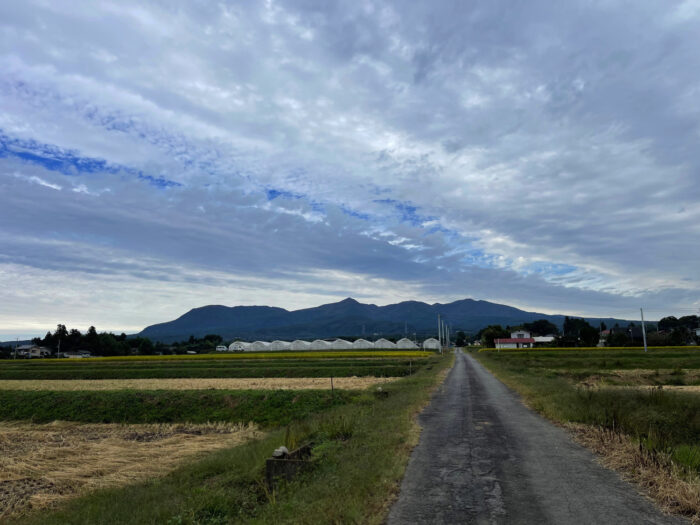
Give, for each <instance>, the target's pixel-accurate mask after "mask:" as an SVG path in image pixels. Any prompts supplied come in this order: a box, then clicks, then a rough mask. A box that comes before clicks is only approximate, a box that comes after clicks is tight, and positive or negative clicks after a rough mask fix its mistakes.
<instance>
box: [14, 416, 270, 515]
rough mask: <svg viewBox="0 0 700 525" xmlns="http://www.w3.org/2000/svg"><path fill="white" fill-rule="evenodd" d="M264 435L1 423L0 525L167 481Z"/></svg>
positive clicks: (211, 428)
mask: <svg viewBox="0 0 700 525" xmlns="http://www.w3.org/2000/svg"><path fill="white" fill-rule="evenodd" d="M262 435H263V433H262V432H261V431H260V430H258V428H257V427H256V426H255V425H245V426H243V425H231V424H206V425H191V424H171V425H115V424H79V423H67V422H56V423H51V424H46V425H36V424H30V423H4V422H3V423H0V521H4V519H6V518H8V517H9V516H11V515H18V514H21V513H23V512H26V511H28V510H30V509H36V508H42V507H47V506H50V505H52V504H54V503H57V502H58V501H60V500H63V499H66V498H70V497H75V496H77V495H80V494H83V493H86V492H89V491H91V490H94V489H98V488H103V487H114V486H121V485H126V484H129V483H134V482H137V481H140V480H144V479H147V478H153V477H155V476H161V475H164V474H166V473H167V472H169V471H171V470H172V469H173V468H175V467H176V466H177V465H178V464H180V463H181V462H182V461H183V460H185V459H188V458H192V457H194V456H197V455H199V454H202V453H204V452H209V451H212V450H216V449H220V448H224V447H231V446H235V445H238V444H241V443H243V442H246V441H249V440H251V439H257V438H259V437H261V436H262Z"/></svg>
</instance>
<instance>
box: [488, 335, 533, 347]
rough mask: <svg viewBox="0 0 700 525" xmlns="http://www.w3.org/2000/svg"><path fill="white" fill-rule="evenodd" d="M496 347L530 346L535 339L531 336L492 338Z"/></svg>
mask: <svg viewBox="0 0 700 525" xmlns="http://www.w3.org/2000/svg"><path fill="white" fill-rule="evenodd" d="M493 342H494V343H495V344H496V348H532V347H533V345H534V344H535V340H534V339H533V338H532V337H506V338H503V339H494V340H493Z"/></svg>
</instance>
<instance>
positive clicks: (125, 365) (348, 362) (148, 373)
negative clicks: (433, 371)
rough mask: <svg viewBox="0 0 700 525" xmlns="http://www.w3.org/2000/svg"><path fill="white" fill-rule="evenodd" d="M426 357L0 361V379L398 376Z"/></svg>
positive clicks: (383, 354) (342, 355) (248, 356)
mask: <svg viewBox="0 0 700 525" xmlns="http://www.w3.org/2000/svg"><path fill="white" fill-rule="evenodd" d="M429 355H430V354H429V353H426V352H401V351H392V352H374V353H372V352H361V351H358V352H274V353H273V352H264V353H263V352H261V353H259V354H252V355H251V354H229V355H225V356H222V355H217V354H203V355H201V356H199V355H198V356H139V357H121V358H90V359H75V360H72V359H71V360H68V359H66V360H63V359H62V360H57V359H42V360H32V361H24V360H21V361H3V362H0V380H3V379H19V380H24V379H139V378H197V377H198V378H226V377H227V378H247V377H331V376H333V377H352V376H359V377H363V376H373V377H401V376H405V375H410V374H411V373H413V372H415V371H416V370H417V368H419V367H420V366H422V364H423V363H425V362H427V360H426V357H428V356H429Z"/></svg>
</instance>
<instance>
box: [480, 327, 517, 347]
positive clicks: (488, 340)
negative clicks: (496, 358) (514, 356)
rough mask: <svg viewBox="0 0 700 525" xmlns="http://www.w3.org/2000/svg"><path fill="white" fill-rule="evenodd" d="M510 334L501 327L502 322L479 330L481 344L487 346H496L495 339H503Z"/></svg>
mask: <svg viewBox="0 0 700 525" xmlns="http://www.w3.org/2000/svg"><path fill="white" fill-rule="evenodd" d="M509 336H510V334H509V333H508V332H507V331H506V330H505V329H504V328H503V327H501V325H500V324H496V325H489V326H487V327H486V328H483V329H481V330H480V331H479V338H480V339H481V344H482V345H483V346H486V347H487V348H495V347H496V343H495V342H494V339H502V338H505V337H509Z"/></svg>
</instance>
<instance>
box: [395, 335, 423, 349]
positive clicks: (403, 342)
mask: <svg viewBox="0 0 700 525" xmlns="http://www.w3.org/2000/svg"><path fill="white" fill-rule="evenodd" d="M396 348H399V349H401V350H415V349H417V348H418V345H417V344H416V343H414V342H413V341H411V340H410V339H408V338H406V337H404V338H403V339H399V340H398V341H397V342H396Z"/></svg>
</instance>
